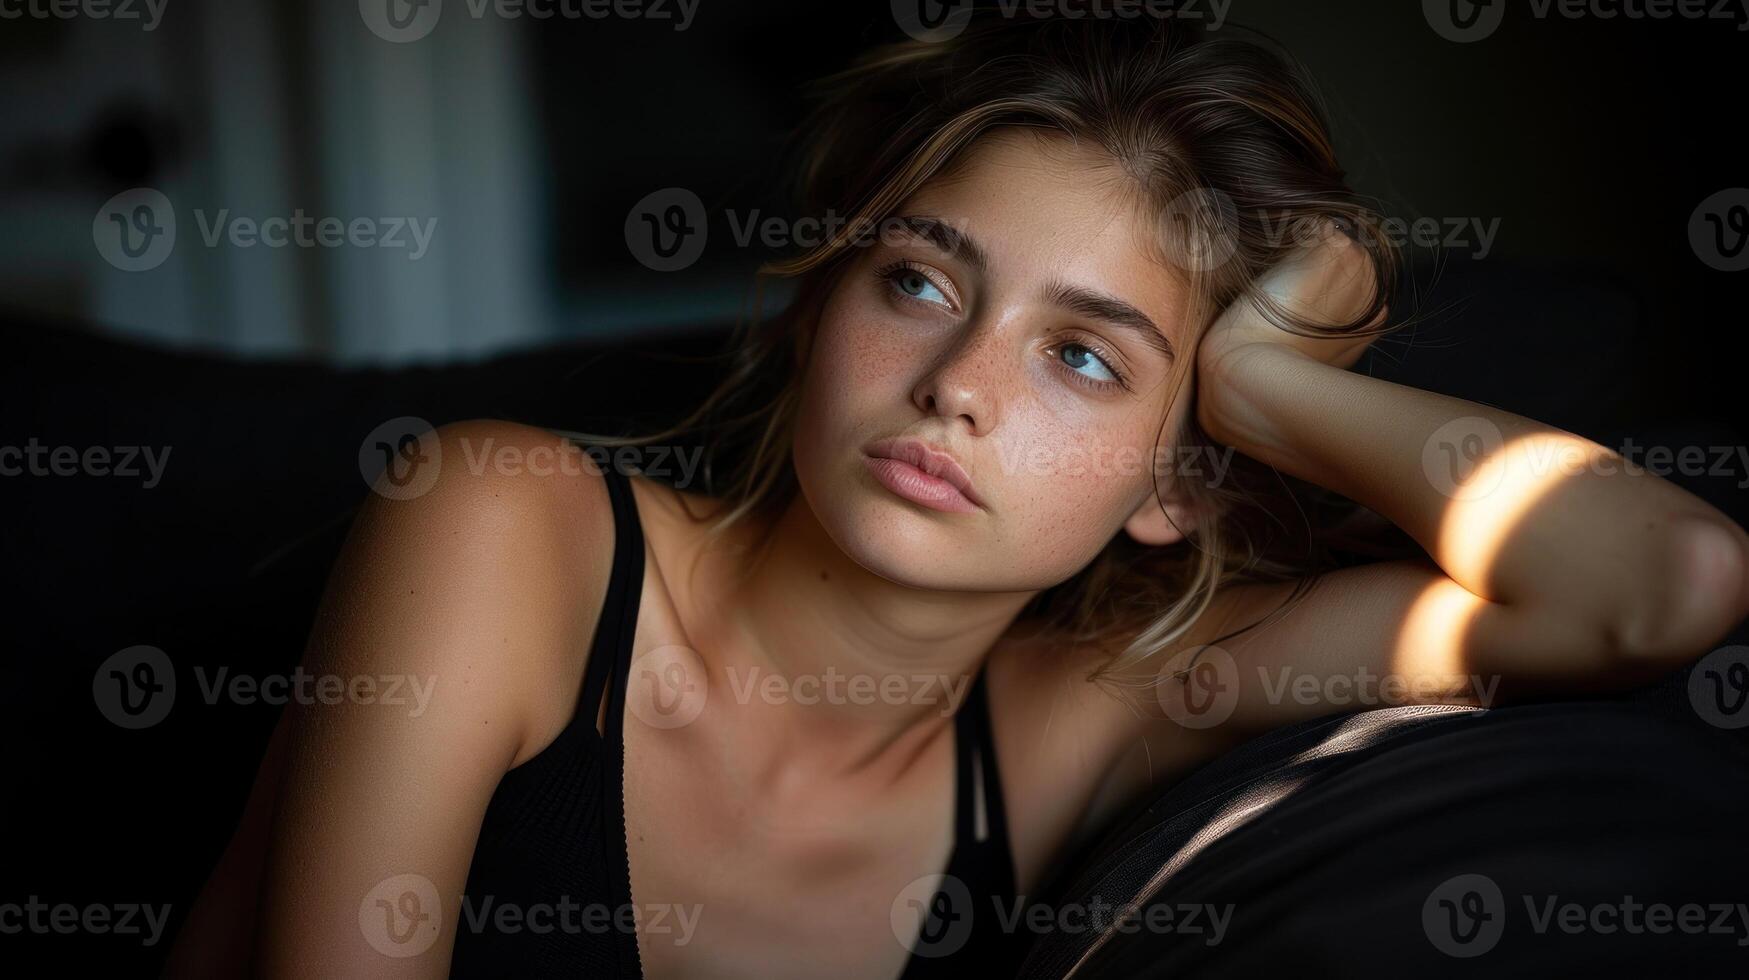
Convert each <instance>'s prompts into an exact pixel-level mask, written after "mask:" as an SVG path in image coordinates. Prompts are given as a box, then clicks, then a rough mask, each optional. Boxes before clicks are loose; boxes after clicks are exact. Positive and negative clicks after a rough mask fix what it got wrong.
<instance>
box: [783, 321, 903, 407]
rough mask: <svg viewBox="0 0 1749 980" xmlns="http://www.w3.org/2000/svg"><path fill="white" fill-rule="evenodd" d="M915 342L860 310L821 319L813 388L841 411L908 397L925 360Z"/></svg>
mask: <svg viewBox="0 0 1749 980" xmlns="http://www.w3.org/2000/svg"><path fill="white" fill-rule="evenodd" d="M922 356H924V352H923V351H921V350H920V349H919V347H918V345H917V343H916V341H915V338H907V337H906V336H905V334H904V332H903V331H901V330H898V329H896V328H894V327H893V326H892V325H890V324H887V323H884V322H883V321H881V320H879V319H876V318H872V317H867V316H857V315H855V314H847V315H840V316H837V317H834V318H832V319H830V320H828V319H824V318H823V319H822V320H821V322H820V327H819V333H818V334H817V335H816V338H815V347H814V354H813V357H812V358H811V359H810V362H809V371H810V375H811V376H810V377H809V379H808V380H809V387H810V388H811V389H812V390H813V391H814V392H815V393H816V394H817V395H818V397H820V398H822V399H826V400H828V401H829V402H830V403H831V404H832V405H833V406H834V407H836V408H838V409H842V410H849V409H854V408H856V407H858V406H861V405H867V404H875V405H879V404H886V403H890V402H892V401H893V400H894V398H895V397H898V398H904V397H907V396H908V395H909V392H910V390H911V387H912V384H913V383H914V381H915V378H914V375H915V372H916V371H917V366H918V364H919V362H920V358H921V357H922Z"/></svg>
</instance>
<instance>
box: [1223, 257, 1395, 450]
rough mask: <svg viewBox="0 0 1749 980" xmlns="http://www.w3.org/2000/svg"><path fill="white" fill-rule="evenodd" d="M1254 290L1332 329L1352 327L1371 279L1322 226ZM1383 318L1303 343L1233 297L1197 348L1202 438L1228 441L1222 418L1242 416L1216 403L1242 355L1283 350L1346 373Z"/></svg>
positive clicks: (1362, 261)
mask: <svg viewBox="0 0 1749 980" xmlns="http://www.w3.org/2000/svg"><path fill="white" fill-rule="evenodd" d="M1258 287H1259V288H1260V289H1261V290H1262V291H1263V292H1264V293H1265V294H1267V295H1268V296H1270V297H1272V298H1274V299H1275V301H1276V302H1278V303H1280V304H1282V305H1283V306H1284V307H1286V308H1287V309H1288V310H1289V311H1291V312H1292V313H1295V314H1297V315H1298V316H1300V317H1303V318H1305V319H1307V320H1310V321H1311V322H1313V323H1317V324H1319V325H1330V326H1333V325H1336V324H1342V323H1348V322H1350V321H1352V320H1353V319H1354V318H1355V317H1357V316H1359V315H1360V314H1361V312H1362V311H1364V310H1365V309H1366V308H1367V306H1368V304H1370V303H1371V302H1372V298H1373V292H1374V290H1375V288H1376V280H1375V278H1374V275H1373V267H1372V257H1371V256H1370V255H1368V254H1367V251H1366V249H1364V248H1362V247H1361V246H1360V245H1359V244H1357V243H1356V242H1355V241H1354V240H1353V239H1351V238H1349V237H1348V236H1347V235H1345V234H1343V233H1342V232H1341V231H1339V230H1337V229H1336V227H1335V226H1334V225H1332V224H1329V223H1328V222H1326V223H1325V225H1324V228H1323V234H1322V236H1321V237H1320V238H1319V239H1317V240H1316V241H1314V242H1312V243H1310V244H1308V245H1306V246H1304V247H1302V248H1300V249H1298V250H1297V251H1295V252H1293V253H1292V254H1291V255H1289V257H1288V258H1286V259H1284V260H1283V261H1282V262H1280V263H1279V264H1277V265H1276V266H1275V268H1273V269H1271V270H1270V271H1269V272H1267V273H1265V274H1264V277H1263V279H1262V280H1261V281H1260V282H1259V283H1258ZM1385 315H1386V313H1385V311H1383V310H1381V311H1380V312H1379V316H1378V318H1377V319H1375V320H1373V321H1372V322H1371V323H1369V324H1367V325H1366V327H1365V328H1364V330H1358V331H1356V332H1355V333H1354V334H1350V335H1344V336H1339V337H1334V338H1328V339H1324V338H1317V337H1307V336H1302V335H1300V334H1297V333H1292V332H1290V331H1287V330H1284V329H1282V328H1281V327H1278V326H1276V325H1275V324H1273V323H1271V322H1269V320H1268V319H1266V318H1265V317H1264V316H1263V315H1262V314H1261V313H1259V312H1258V311H1257V310H1256V308H1255V307H1254V306H1253V305H1252V303H1251V302H1250V300H1248V299H1244V298H1241V299H1240V300H1238V301H1236V302H1235V303H1233V305H1231V306H1229V307H1228V308H1227V309H1226V310H1225V311H1224V312H1222V313H1221V315H1220V316H1219V317H1217V318H1216V319H1215V321H1214V323H1212V324H1210V325H1209V328H1208V330H1206V331H1205V332H1204V333H1203V336H1202V339H1201V341H1200V342H1199V343H1198V344H1197V351H1196V367H1197V374H1198V384H1197V392H1198V393H1197V396H1196V399H1197V405H1196V411H1197V421H1198V423H1199V424H1201V425H1202V427H1203V429H1204V431H1206V432H1208V433H1209V434H1210V435H1212V436H1215V438H1217V439H1219V440H1221V441H1223V442H1227V441H1228V440H1227V439H1224V438H1222V436H1221V435H1220V434H1219V433H1220V432H1221V431H1222V429H1223V428H1225V425H1224V424H1223V420H1231V419H1233V418H1235V417H1237V416H1239V415H1242V414H1243V412H1242V411H1241V410H1240V406H1236V405H1226V404H1224V399H1225V397H1226V396H1227V395H1228V394H1229V392H1228V391H1227V381H1228V380H1230V378H1231V377H1232V372H1233V371H1234V370H1235V369H1236V368H1237V365H1238V363H1239V362H1240V361H1242V360H1243V359H1244V356H1243V355H1244V354H1245V353H1246V352H1262V351H1275V352H1282V351H1287V352H1292V353H1293V354H1296V355H1299V356H1303V357H1306V358H1310V359H1311V360H1313V361H1317V362H1319V363H1322V364H1329V365H1332V366H1334V367H1338V368H1342V369H1345V370H1346V369H1347V368H1350V367H1353V366H1354V363H1355V362H1356V361H1358V360H1359V359H1360V355H1361V352H1362V351H1364V350H1366V348H1367V346H1368V345H1370V344H1371V343H1372V340H1373V337H1374V336H1375V334H1374V333H1372V330H1373V329H1374V328H1376V327H1377V326H1378V325H1379V323H1381V322H1382V321H1383V319H1384V317H1385ZM1229 444H1230V443H1229Z"/></svg>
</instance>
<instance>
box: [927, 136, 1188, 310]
mask: <svg viewBox="0 0 1749 980" xmlns="http://www.w3.org/2000/svg"><path fill="white" fill-rule="evenodd" d="M900 211H901V213H904V214H926V215H929V216H931V217H936V218H939V219H941V220H943V221H945V222H947V223H949V224H952V225H954V226H955V227H956V228H957V229H958V230H960V231H961V232H963V233H964V234H966V235H968V236H969V237H971V238H972V239H974V240H975V241H976V242H977V243H978V244H979V245H980V246H982V247H983V250H984V251H985V252H986V253H987V254H988V256H989V258H990V265H991V269H990V274H991V277H992V278H994V279H1009V280H1012V281H1014V282H1021V281H1025V280H1029V279H1030V280H1034V281H1039V282H1042V281H1044V280H1046V279H1055V280H1060V281H1063V282H1067V283H1070V284H1074V285H1081V286H1086V287H1089V288H1092V289H1096V290H1098V291H1100V292H1106V293H1110V294H1112V295H1114V296H1117V297H1119V298H1121V299H1124V300H1125V301H1127V302H1129V303H1130V304H1132V305H1134V306H1136V307H1138V308H1139V309H1141V310H1142V311H1143V312H1145V313H1147V314H1148V315H1149V316H1150V317H1152V318H1154V321H1155V322H1156V323H1159V324H1160V325H1162V326H1163V327H1166V329H1168V330H1169V331H1172V330H1174V329H1175V327H1174V325H1175V324H1177V322H1178V321H1179V320H1180V319H1181V318H1182V308H1183V301H1184V296H1185V285H1186V284H1185V283H1184V282H1183V280H1182V274H1181V273H1180V272H1178V271H1177V270H1174V269H1173V268H1171V267H1170V266H1168V265H1167V264H1165V263H1163V262H1161V261H1160V260H1159V259H1158V258H1156V256H1157V255H1158V254H1160V253H1159V235H1158V233H1157V229H1156V225H1155V220H1154V218H1153V209H1151V208H1149V207H1147V206H1145V201H1144V198H1143V196H1142V194H1141V192H1140V187H1139V185H1138V184H1137V183H1136V182H1135V181H1134V180H1133V179H1132V178H1131V177H1129V176H1128V175H1126V174H1125V173H1124V172H1123V170H1122V168H1121V167H1119V166H1118V164H1117V163H1116V161H1115V160H1113V159H1112V157H1111V156H1110V155H1109V154H1108V153H1106V152H1105V151H1104V150H1103V149H1101V148H1100V147H1098V146H1095V145H1092V144H1088V143H1085V142H1080V143H1077V142H1072V141H1070V140H1069V139H1067V138H1065V137H1061V136H1057V135H1054V134H1046V133H1044V132H1043V131H1038V130H1031V129H1019V128H1013V127H1010V128H1007V129H1000V130H995V131H993V132H991V133H988V134H986V135H984V136H982V137H980V138H979V139H978V141H977V142H976V143H975V144H974V145H973V146H971V147H970V148H969V149H968V150H967V151H966V153H965V154H964V155H963V156H962V157H961V158H960V159H959V160H958V161H956V162H955V164H954V166H953V167H952V168H951V169H949V170H947V171H945V172H944V173H942V174H940V175H938V176H936V177H935V178H933V179H932V180H930V181H929V182H928V183H926V184H925V185H924V186H923V187H921V188H919V189H918V190H917V192H916V193H914V194H913V195H912V196H911V198H910V199H909V200H907V201H906V202H905V204H904V205H903V206H902V207H901V209H900Z"/></svg>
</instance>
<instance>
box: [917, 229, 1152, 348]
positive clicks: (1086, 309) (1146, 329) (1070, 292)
mask: <svg viewBox="0 0 1749 980" xmlns="http://www.w3.org/2000/svg"><path fill="white" fill-rule="evenodd" d="M898 222H899V224H900V225H902V226H903V227H904V228H906V229H907V230H909V231H910V232H911V233H912V234H914V235H916V236H917V237H919V238H921V239H923V240H924V241H926V242H928V243H930V244H931V245H934V246H935V247H936V248H938V249H940V250H941V251H943V252H945V253H947V254H948V255H949V256H952V257H953V258H956V259H959V260H961V261H963V262H965V263H966V264H967V265H969V266H971V267H972V268H973V269H974V270H976V271H977V272H978V274H979V275H983V274H985V273H987V272H988V271H989V268H990V261H989V258H988V256H987V254H986V253H985V252H984V249H983V248H982V247H981V246H979V245H978V243H977V242H976V241H974V240H973V239H972V238H971V236H969V235H967V234H966V233H964V232H962V231H960V230H959V229H958V228H955V227H954V226H952V225H950V224H948V223H947V222H945V221H942V220H941V219H939V218H933V217H929V216H927V215H910V216H906V217H902V218H899V219H898ZM1045 294H1046V295H1047V296H1048V297H1049V298H1050V301H1051V302H1052V303H1054V304H1056V305H1057V306H1060V307H1062V308H1063V309H1065V310H1067V311H1069V312H1070V313H1073V314H1075V315H1076V316H1084V317H1087V318H1089V319H1092V320H1099V321H1101V322H1104V323H1108V324H1111V325H1112V326H1114V327H1121V328H1123V329H1125V330H1128V331H1131V332H1132V333H1134V334H1136V335H1137V337H1138V338H1139V339H1140V340H1141V341H1142V342H1143V343H1145V344H1147V345H1148V346H1149V347H1152V348H1153V349H1155V350H1157V351H1159V352H1160V353H1161V354H1163V355H1165V357H1166V358H1167V359H1169V360H1176V359H1177V357H1178V352H1177V350H1175V349H1174V348H1173V346H1172V341H1171V339H1170V338H1168V337H1167V336H1166V333H1165V331H1163V330H1161V329H1160V327H1159V325H1157V324H1156V323H1154V321H1153V319H1152V318H1150V317H1149V316H1148V315H1147V314H1146V313H1143V312H1142V311H1141V310H1138V309H1136V308H1135V307H1134V306H1133V305H1131V304H1129V303H1126V302H1124V301H1123V300H1121V299H1118V298H1117V297H1116V296H1112V295H1109V294H1107V293H1101V292H1097V291H1095V290H1092V289H1088V288H1086V287H1085V286H1072V285H1069V284H1068V283H1065V282H1062V281H1060V280H1059V281H1056V282H1052V283H1051V284H1050V285H1049V286H1048V287H1047V289H1046V291H1045Z"/></svg>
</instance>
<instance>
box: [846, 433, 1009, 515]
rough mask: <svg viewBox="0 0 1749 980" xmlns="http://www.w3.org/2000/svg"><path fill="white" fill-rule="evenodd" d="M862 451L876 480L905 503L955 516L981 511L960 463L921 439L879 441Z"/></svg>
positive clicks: (969, 480) (978, 500)
mask: <svg viewBox="0 0 1749 980" xmlns="http://www.w3.org/2000/svg"><path fill="white" fill-rule="evenodd" d="M862 451H863V454H864V455H863V460H864V462H866V463H867V464H868V467H869V470H870V472H872V473H873V474H874V477H875V479H877V480H879V481H881V483H882V485H884V486H885V487H886V488H887V489H888V490H891V491H893V492H894V493H896V494H898V495H899V496H901V497H904V498H905V499H906V500H909V501H911V502H913V503H917V504H922V505H923V506H925V507H929V508H933V509H935V510H941V511H947V512H948V513H954V514H968V513H971V512H973V511H977V510H981V509H983V506H984V504H983V501H982V500H980V499H979V498H978V495H977V492H976V491H975V490H973V489H972V481H971V478H970V477H968V476H966V471H965V470H964V469H963V468H961V466H960V464H959V462H958V461H957V460H955V459H954V458H953V457H952V456H950V455H948V454H947V453H946V452H943V451H942V450H939V449H936V448H934V447H932V446H930V445H928V444H927V443H924V442H923V441H922V440H919V439H879V440H876V441H874V442H871V443H869V444H868V445H867V446H864V447H863V450H862Z"/></svg>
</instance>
